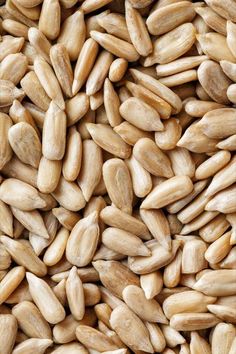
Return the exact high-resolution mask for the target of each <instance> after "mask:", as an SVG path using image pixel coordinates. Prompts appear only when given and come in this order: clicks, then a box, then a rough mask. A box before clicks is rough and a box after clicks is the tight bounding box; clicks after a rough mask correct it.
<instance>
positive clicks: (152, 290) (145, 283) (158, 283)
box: [140, 271, 163, 300]
mask: <svg viewBox="0 0 236 354" xmlns="http://www.w3.org/2000/svg"><path fill="white" fill-rule="evenodd" d="M140 285H141V288H142V289H143V291H144V293H145V296H146V298H147V299H148V300H150V299H153V298H154V297H155V296H156V295H158V294H159V293H160V292H161V290H162V287H163V279H162V274H161V272H160V271H156V272H151V273H149V274H143V275H141V276H140Z"/></svg>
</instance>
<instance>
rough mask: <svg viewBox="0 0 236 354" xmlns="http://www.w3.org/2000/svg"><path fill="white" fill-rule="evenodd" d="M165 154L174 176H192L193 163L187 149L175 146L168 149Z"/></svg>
mask: <svg viewBox="0 0 236 354" xmlns="http://www.w3.org/2000/svg"><path fill="white" fill-rule="evenodd" d="M167 155H168V157H169V159H170V162H171V166H172V169H173V172H174V174H175V176H182V175H184V176H189V177H190V178H192V177H193V176H194V173H195V164H194V161H193V159H192V157H191V154H190V152H189V151H188V150H187V149H185V148H181V147H178V146H176V147H175V148H174V149H173V150H169V151H168V152H167Z"/></svg>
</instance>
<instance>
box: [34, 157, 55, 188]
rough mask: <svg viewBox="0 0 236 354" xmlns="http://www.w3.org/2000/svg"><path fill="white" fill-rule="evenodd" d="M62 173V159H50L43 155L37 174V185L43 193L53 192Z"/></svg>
mask: <svg viewBox="0 0 236 354" xmlns="http://www.w3.org/2000/svg"><path fill="white" fill-rule="evenodd" d="M60 175H61V161H56V160H54V161H53V160H48V159H47V158H46V157H44V156H42V157H41V160H40V163H39V167H38V176H37V187H38V189H39V191H40V192H42V193H52V192H54V190H55V189H56V187H57V185H58V183H59V179H60Z"/></svg>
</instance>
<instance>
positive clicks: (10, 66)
mask: <svg viewBox="0 0 236 354" xmlns="http://www.w3.org/2000/svg"><path fill="white" fill-rule="evenodd" d="M27 65H28V60H27V58H26V56H25V55H24V54H22V53H16V54H9V55H7V56H6V57H5V58H4V59H3V61H2V62H1V68H0V79H1V80H10V81H12V82H13V83H14V84H15V85H18V83H19V82H20V80H21V79H22V77H23V76H24V75H25V73H26V70H27Z"/></svg>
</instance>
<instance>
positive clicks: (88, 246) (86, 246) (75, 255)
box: [66, 212, 99, 267]
mask: <svg viewBox="0 0 236 354" xmlns="http://www.w3.org/2000/svg"><path fill="white" fill-rule="evenodd" d="M98 238H99V226H98V214H97V212H93V213H92V214H90V215H88V216H87V217H86V218H83V219H82V220H80V221H78V223H77V224H76V225H75V226H74V228H73V229H72V231H71V234H70V237H69V239H68V242H67V245H66V256H67V259H68V260H69V262H71V264H74V265H76V266H78V267H84V266H86V265H88V264H89V263H90V262H91V260H92V259H93V256H94V253H95V251H96V248H97V244H98ZM84 250H86V252H84Z"/></svg>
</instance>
